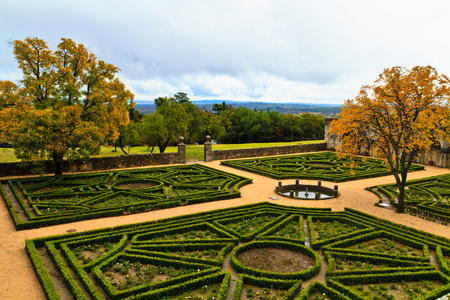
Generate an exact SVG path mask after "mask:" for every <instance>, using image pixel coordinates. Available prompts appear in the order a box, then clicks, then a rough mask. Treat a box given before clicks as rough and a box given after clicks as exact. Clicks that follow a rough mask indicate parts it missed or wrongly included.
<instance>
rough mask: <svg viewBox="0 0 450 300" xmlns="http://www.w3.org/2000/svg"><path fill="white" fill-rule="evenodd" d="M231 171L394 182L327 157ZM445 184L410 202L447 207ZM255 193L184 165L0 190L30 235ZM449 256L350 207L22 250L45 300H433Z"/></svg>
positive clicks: (380, 171) (446, 277) (254, 208)
mask: <svg viewBox="0 0 450 300" xmlns="http://www.w3.org/2000/svg"><path fill="white" fill-rule="evenodd" d="M230 162H233V163H236V165H239V168H242V169H244V167H242V166H241V165H240V164H242V165H244V166H246V167H248V166H250V165H258V166H259V168H256V167H255V168H253V169H252V170H253V171H255V170H259V171H258V173H259V174H263V173H264V172H265V171H267V170H270V169H275V170H277V172H278V174H285V175H286V176H292V177H289V178H307V179H323V178H324V177H326V178H328V179H329V180H332V179H333V180H332V181H335V182H340V181H347V180H351V179H360V178H366V177H376V176H381V175H386V173H387V170H386V168H385V166H384V165H383V163H382V162H381V161H379V160H375V159H359V158H357V159H355V160H350V159H347V158H343V157H338V156H336V154H334V153H331V152H321V153H312V154H303V155H293V156H286V157H283V160H280V159H279V158H278V157H274V158H272V157H271V158H264V159H251V160H250V159H246V160H235V161H228V162H221V163H222V164H228V163H230ZM251 162H252V163H251ZM261 162H264V163H261ZM421 169H423V167H422V166H415V167H414V170H421ZM261 170H262V171H261ZM268 173H269V172H268ZM270 174H275V172H273V171H272V172H271V173H270ZM295 174H296V175H297V176H294V175H295ZM263 175H264V174H263ZM449 178H450V177H449V176H439V177H433V178H432V179H423V180H416V181H413V183H414V184H410V185H409V186H408V191H416V192H415V194H414V193H412V192H411V194H410V195H409V196H408V199H409V200H411V199H416V198H417V197H418V196H417V195H422V196H424V195H428V198H427V197H424V198H423V199H422V198H421V199H422V200H423V201H422V202H426V201H428V202H430V203H439V204H441V205H444V204H445V203H446V201H447V199H446V198H447V197H446V195H447V194H446V193H445V192H444V189H445V186H446V180H447V179H449ZM251 182H252V180H251V179H249V178H246V177H242V176H237V175H234V174H231V173H227V172H224V171H220V170H217V169H213V168H210V167H206V166H204V165H200V164H189V165H181V166H170V167H154V168H142V169H133V170H122V171H110V172H99V173H90V174H78V175H64V176H59V177H30V178H22V179H14V180H5V181H2V184H1V189H0V191H1V196H2V198H3V199H4V201H5V203H6V204H7V206H8V208H9V210H10V214H11V216H12V218H13V220H14V223H15V226H16V228H17V229H29V228H35V227H43V226H49V225H54V224H61V223H67V222H75V221H79V220H87V219H93V218H101V217H107V216H116V215H123V214H129V213H137V212H143V211H150V210H157V209H165V208H171V207H177V206H180V205H188V204H195V203H203V202H209V201H217V200H221V199H230V198H235V197H239V196H240V193H239V188H240V187H241V186H243V185H246V184H249V183H251ZM415 185H417V186H415ZM432 186H434V187H432ZM274 188H275V187H274ZM427 189H428V190H427ZM371 190H372V191H374V192H376V193H378V195H380V197H383V199H384V198H386V196H382V192H383V191H385V192H386V193H390V194H386V195H395V187H393V186H392V185H384V186H377V187H373V188H372V189H371ZM425 191H427V192H425ZM383 195H384V194H383ZM414 195H415V196H414ZM430 195H431V196H430ZM437 195H439V196H437ZM392 197H393V196H392ZM414 197H416V198H414ZM410 198H411V199H410ZM384 201H385V200H384ZM411 213H413V212H412V211H411ZM449 245H450V239H447V238H444V237H440V236H436V235H432V234H430V233H427V232H424V231H420V230H417V229H414V228H410V227H407V226H404V225H399V224H396V223H393V222H391V221H387V220H384V219H380V218H376V217H374V216H371V215H368V214H366V213H363V212H360V211H357V210H354V209H351V208H347V209H345V211H340V212H332V211H331V209H330V208H302V207H292V206H283V205H277V204H274V203H269V202H260V203H258V204H251V205H244V206H238V207H234V208H227V209H216V210H212V211H205V212H202V213H196V214H186V215H181V216H178V217H173V218H167V219H161V220H158V221H151V222H145V223H139V224H132V225H121V226H116V227H109V228H100V229H94V230H90V231H86V232H75V233H67V234H63V235H56V236H45V237H40V238H34V239H31V240H26V242H25V246H26V251H27V253H28V256H29V258H30V260H31V262H32V265H33V268H34V270H35V272H36V274H37V276H38V278H39V282H40V283H41V285H42V287H43V290H44V292H45V294H46V296H47V297H48V298H49V299H63V298H68V299H166V300H169V299H170V300H178V299H198V300H200V299H214V300H217V299H233V300H239V299H242V300H246V299H268V300H275V299H283V300H288V299H308V300H309V299H311V300H312V299H347V300H348V299H436V298H438V297H440V296H443V295H446V294H448V293H450V246H449ZM233 274H234V275H233Z"/></svg>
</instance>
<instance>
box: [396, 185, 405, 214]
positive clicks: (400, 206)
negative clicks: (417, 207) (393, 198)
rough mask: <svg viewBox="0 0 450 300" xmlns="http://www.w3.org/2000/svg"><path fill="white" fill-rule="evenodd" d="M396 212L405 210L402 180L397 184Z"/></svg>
mask: <svg viewBox="0 0 450 300" xmlns="http://www.w3.org/2000/svg"><path fill="white" fill-rule="evenodd" d="M396 212H398V213H404V212H405V184H404V183H403V182H401V183H400V184H399V185H398V204H397V210H396Z"/></svg>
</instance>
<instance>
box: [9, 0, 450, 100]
mask: <svg viewBox="0 0 450 300" xmlns="http://www.w3.org/2000/svg"><path fill="white" fill-rule="evenodd" d="M449 13H450V1H447V0H440V1H437V0H427V1H423V0H420V1H416V0H408V1H403V0H387V1H385V0H375V1H372V0H354V1H350V0H316V1H311V0H305V1H304V0H274V1H269V0H226V1H225V0H220V1H219V0H203V1H200V0H199V1H191V0H161V1H159V0H157V1H156V0H155V1H153V0H141V1H139V0H127V1H125V0H120V1H119V0H77V1H71V0H70V1H69V0H67V1H66V0H3V1H2V16H1V18H0V28H1V29H0V80H12V81H17V80H18V79H19V78H20V76H21V74H20V73H19V72H18V69H17V64H16V62H15V60H14V57H13V54H12V48H11V46H10V45H9V44H8V42H9V41H13V40H23V39H24V38H25V37H27V36H30V37H38V38H41V39H44V40H45V41H47V42H48V45H49V47H50V48H51V49H56V45H57V44H58V42H59V40H60V39H61V38H62V37H65V38H71V39H73V40H74V41H75V42H77V43H81V44H84V45H85V46H87V47H88V48H89V50H90V51H91V52H93V53H95V54H96V55H97V56H98V57H99V58H100V59H102V60H104V61H106V62H109V63H112V64H114V65H115V66H117V67H119V68H120V69H121V72H120V73H119V77H120V79H121V80H122V81H123V82H124V83H125V84H126V86H127V88H128V89H130V90H131V91H132V92H133V93H134V94H135V99H136V100H147V101H152V100H154V99H155V98H157V97H160V96H167V95H172V94H175V93H177V92H185V93H187V94H188V96H189V97H190V98H191V99H192V100H205V99H221V100H246V101H248V100H251V101H264V102H298V103H300V102H303V103H323V104H330V103H332V104H341V103H343V102H344V100H346V99H349V98H353V97H355V96H356V95H357V94H358V91H359V89H360V87H361V86H362V85H365V84H371V83H373V81H374V80H375V79H376V77H377V76H378V74H380V73H381V72H382V71H383V69H384V68H389V67H392V66H404V67H407V68H410V67H413V66H416V65H431V66H433V67H435V68H436V69H437V71H438V72H440V73H444V74H447V75H450V33H449V29H450V17H449Z"/></svg>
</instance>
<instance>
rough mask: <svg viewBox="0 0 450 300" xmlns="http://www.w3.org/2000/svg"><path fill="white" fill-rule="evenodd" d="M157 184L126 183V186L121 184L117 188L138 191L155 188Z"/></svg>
mask: <svg viewBox="0 0 450 300" xmlns="http://www.w3.org/2000/svg"><path fill="white" fill-rule="evenodd" d="M155 185H156V184H155V183H151V182H145V183H143V182H139V183H138V182H136V183H126V184H120V185H118V186H117V187H118V188H120V189H130V190H137V189H148V188H151V187H154V186H155Z"/></svg>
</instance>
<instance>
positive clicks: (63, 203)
mask: <svg viewBox="0 0 450 300" xmlns="http://www.w3.org/2000/svg"><path fill="white" fill-rule="evenodd" d="M249 183H251V179H248V178H244V177H241V176H237V175H234V174H230V173H226V172H223V171H220V170H217V169H212V168H208V167H206V166H203V165H199V164H192V165H183V166H168V167H157V168H146V169H134V170H127V171H111V172H99V173H90V174H79V175H65V176H60V177H32V178H22V179H14V180H7V181H1V185H0V193H1V195H2V198H3V199H4V200H5V202H6V205H7V207H8V209H9V211H10V214H11V216H12V218H13V220H14V224H15V226H16V229H18V230H20V229H29V228H36V227H45V226H50V225H55V224H63V223H68V222H75V221H81V220H88V219H96V218H103V217H109V216H118V215H123V214H130V213H138V212H144V211H150V210H157V209H164V208H171V207H176V206H180V205H188V204H194V203H202V202H209V201H217V200H222V199H230V198H236V197H239V196H240V192H239V188H240V187H241V186H243V185H246V184H249Z"/></svg>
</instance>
